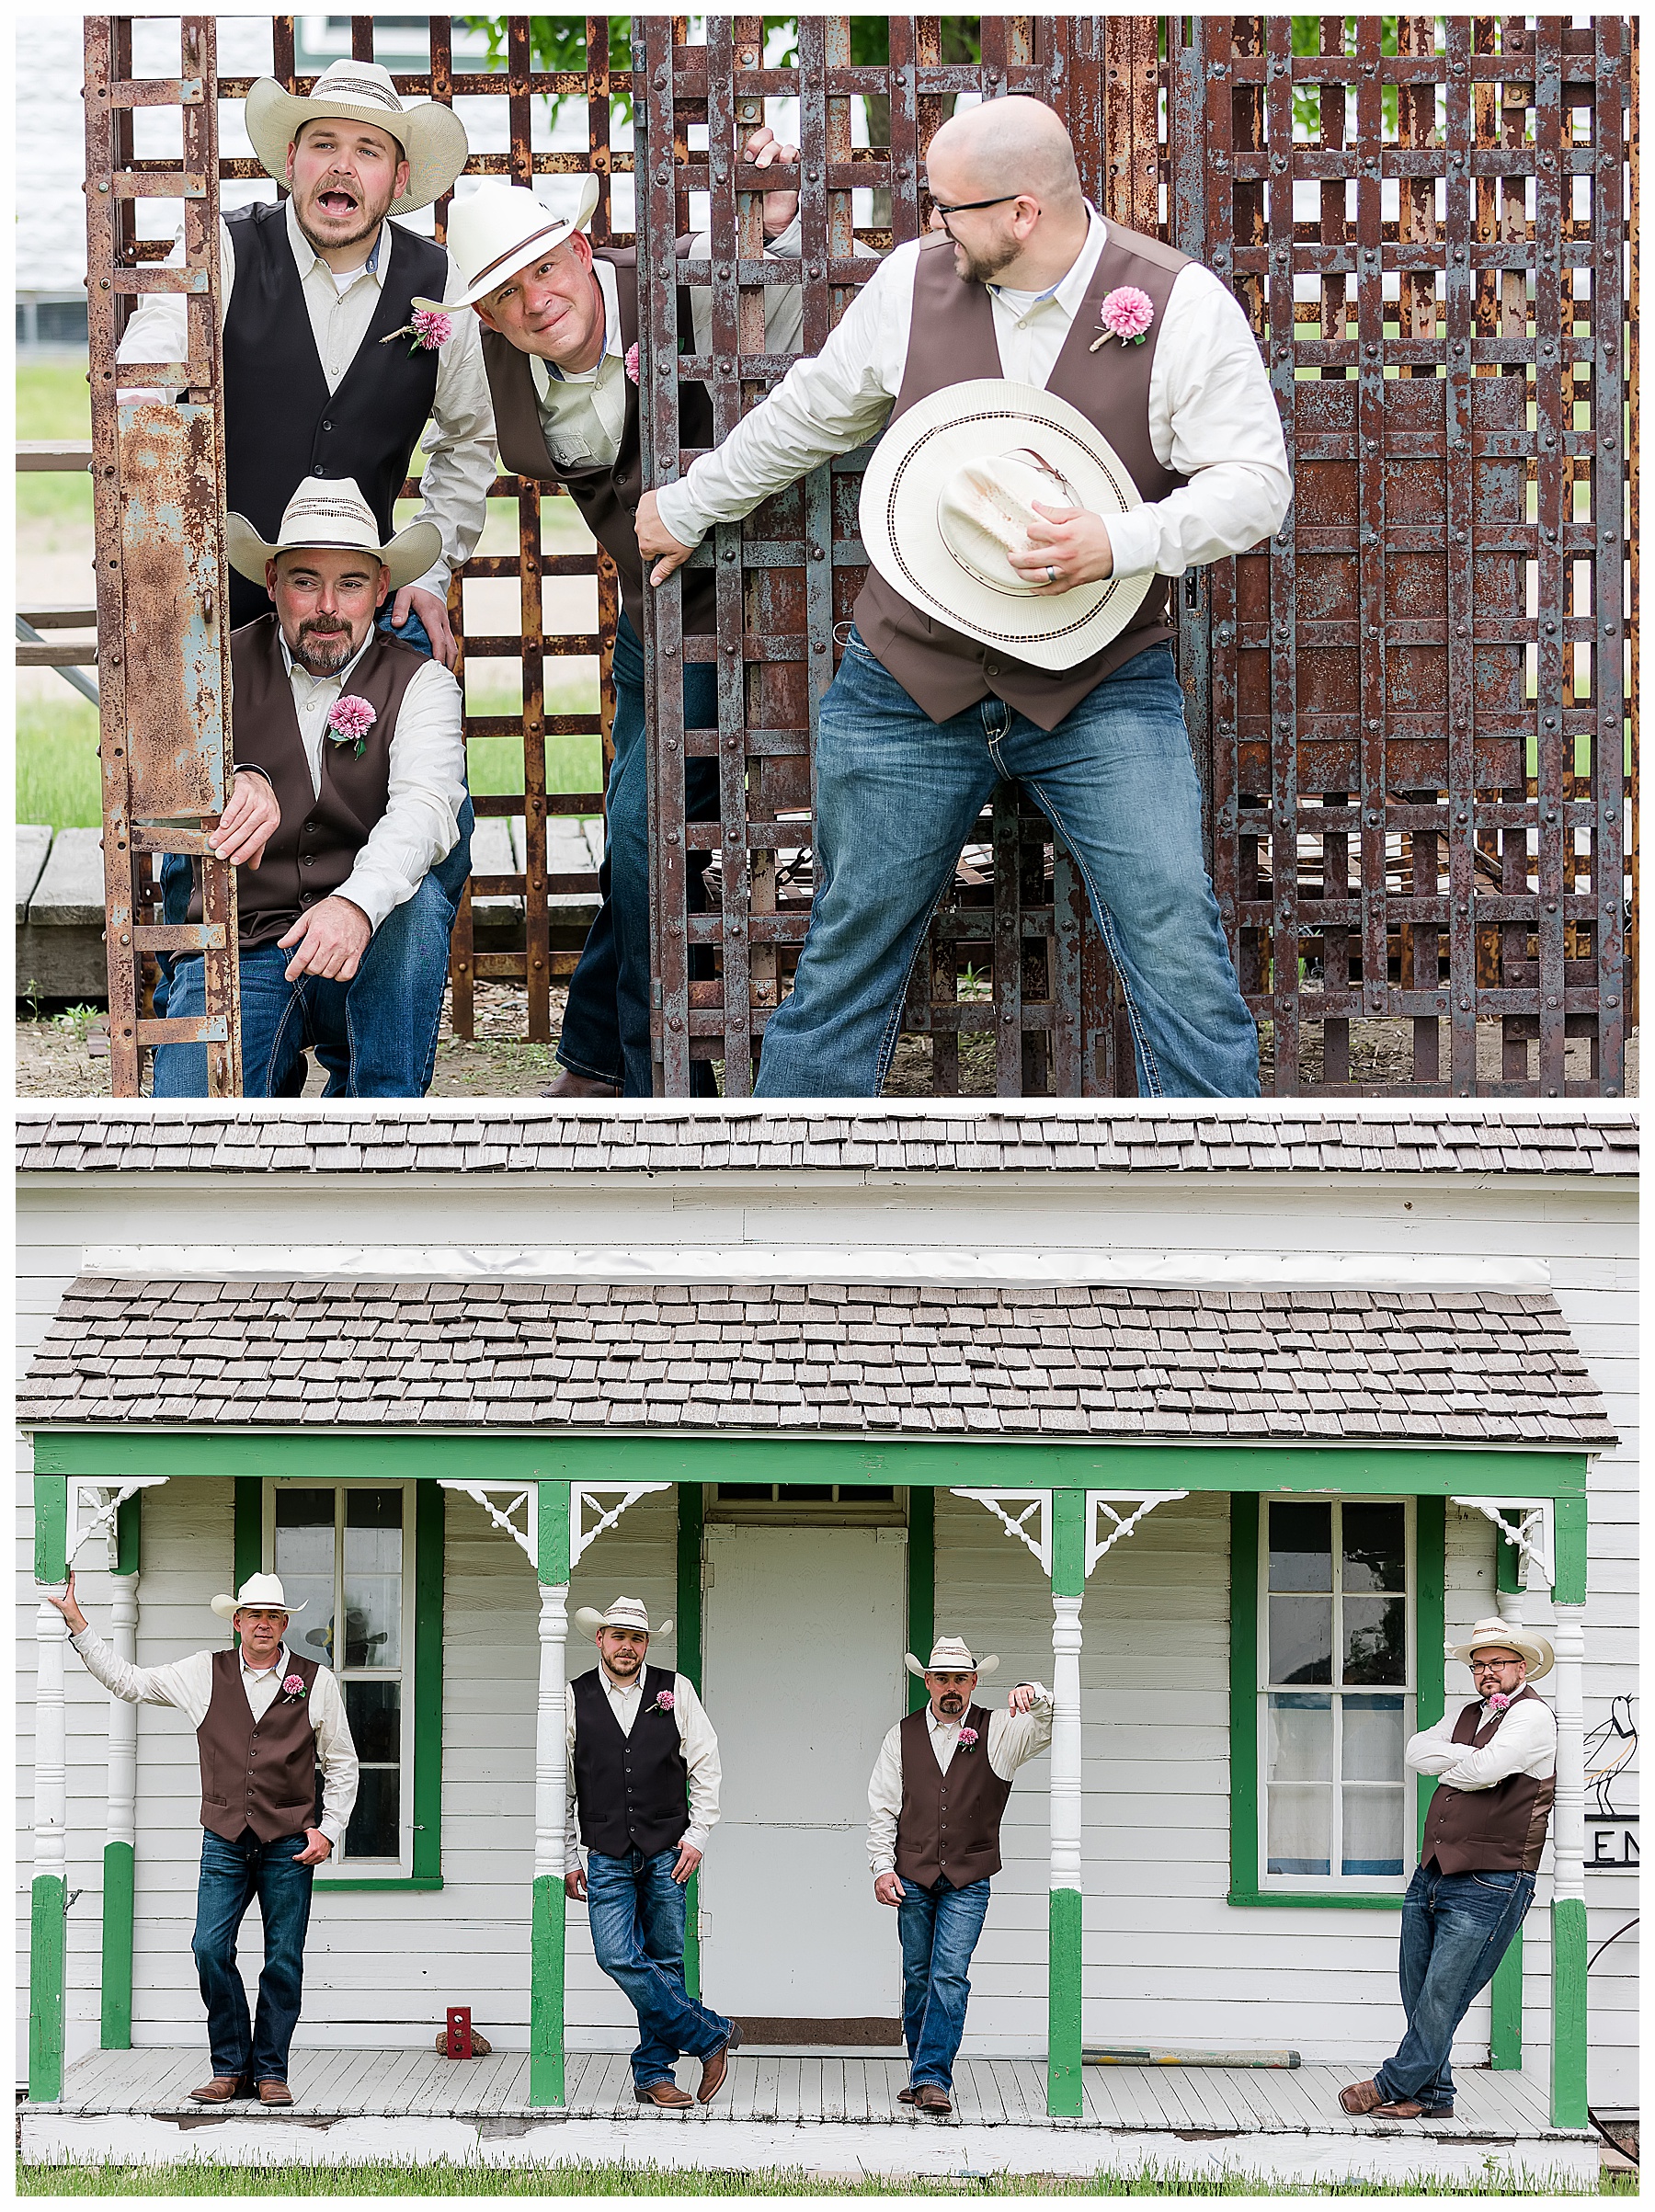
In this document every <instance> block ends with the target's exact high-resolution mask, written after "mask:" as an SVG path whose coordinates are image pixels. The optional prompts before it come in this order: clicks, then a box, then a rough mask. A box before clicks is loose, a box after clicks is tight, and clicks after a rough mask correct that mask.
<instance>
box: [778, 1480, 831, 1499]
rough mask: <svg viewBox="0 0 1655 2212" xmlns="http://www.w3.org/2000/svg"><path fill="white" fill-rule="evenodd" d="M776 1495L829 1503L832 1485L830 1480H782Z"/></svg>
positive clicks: (783, 1497)
mask: <svg viewBox="0 0 1655 2212" xmlns="http://www.w3.org/2000/svg"><path fill="white" fill-rule="evenodd" d="M777 1496H778V1497H779V1498H781V1499H800V1500H802V1501H803V1500H808V1501H810V1502H816V1501H820V1502H823V1503H826V1504H831V1503H832V1501H833V1485H832V1484H831V1483H830V1482H784V1483H782V1485H781V1486H780V1488H779V1489H778V1491H777Z"/></svg>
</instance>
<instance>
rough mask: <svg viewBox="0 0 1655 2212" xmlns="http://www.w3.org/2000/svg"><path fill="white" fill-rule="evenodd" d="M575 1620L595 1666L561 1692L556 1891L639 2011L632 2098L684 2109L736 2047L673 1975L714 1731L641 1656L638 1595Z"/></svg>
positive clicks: (715, 2081) (699, 1845) (708, 1818)
mask: <svg viewBox="0 0 1655 2212" xmlns="http://www.w3.org/2000/svg"><path fill="white" fill-rule="evenodd" d="M575 1618H576V1622H577V1623H578V1624H579V1625H580V1626H581V1627H582V1628H584V1629H586V1630H587V1632H588V1634H589V1635H590V1636H592V1638H593V1640H594V1641H595V1642H596V1644H597V1646H598V1661H599V1663H598V1665H597V1666H596V1667H594V1668H592V1669H591V1670H590V1671H589V1672H588V1673H586V1674H577V1675H576V1677H575V1679H574V1681H573V1682H571V1683H570V1684H569V1688H568V1694H567V1710H568V1720H567V1729H566V1736H565V1741H566V1744H567V1749H568V1762H569V1763H568V1807H569V1816H568V1828H567V1831H566V1834H565V1856H564V1864H565V1868H566V1869H567V1871H566V1873H565V1876H564V1887H565V1890H566V1891H567V1893H568V1895H569V1896H570V1897H571V1898H585V1899H586V1901H587V1906H588V1913H589V1917H590V1920H591V1926H592V1949H593V1952H594V1954H595V1955H596V1956H597V1960H598V1964H599V1966H600V1967H602V1968H603V1971H604V1972H605V1973H606V1974H607V1975H608V1976H609V1977H610V1978H611V1980H612V1981H614V1982H617V1983H618V1984H619V1985H620V1987H621V1990H622V1993H623V1995H624V1996H625V1998H626V2000H627V2001H628V2003H629V2004H630V2005H631V2006H632V2008H633V2011H634V2012H636V2013H637V2015H638V2031H639V2033H638V2047H637V2048H636V2049H635V2050H634V2051H633V2055H632V2069H633V2096H634V2098H635V2099H636V2101H637V2102H638V2103H639V2104H655V2105H658V2106H660V2107H661V2109H662V2110H664V2111H687V2110H689V2109H690V2108H691V2106H692V2105H693V2104H695V2103H696V2102H697V2101H699V2102H700V2103H701V2104H710V2103H711V2102H712V2100H713V2098H714V2097H715V2096H716V2095H717V2094H718V2092H719V2090H720V2089H721V2088H722V2087H723V2084H724V2080H725V2074H726V2073H727V2072H728V2070H729V2064H730V2055H731V2053H732V2052H733V2051H735V2050H736V2049H738V2048H739V2047H740V2044H741V2031H740V2029H739V2028H737V2026H736V2023H735V2022H734V2021H733V2020H726V2019H725V2017H724V2016H723V2014H722V2013H719V2012H713V2010H712V2008H711V2007H710V2006H708V2005H704V2004H702V2003H700V2002H699V2001H697V2000H696V1999H695V1998H693V1997H691V1995H690V1992H689V1990H687V1989H686V1987H685V1984H684V1895H685V1892H684V1885H685V1884H686V1883H687V1882H688V1881H689V1879H690V1876H691V1875H692V1874H693V1873H694V1872H695V1870H696V1868H697V1867H698V1866H699V1865H700V1864H701V1861H702V1852H704V1851H705V1849H706V1847H707V1838H708V1836H709V1835H710V1834H711V1832H712V1830H713V1828H714V1826H715V1825H716V1824H717V1820H718V1784H719V1780H720V1770H719V1762H718V1739H717V1737H715V1736H714V1735H713V1724H712V1722H711V1721H709V1720H708V1718H707V1716H706V1713H705V1711H704V1710H703V1709H702V1702H701V1700H700V1698H699V1697H697V1695H696V1694H695V1690H694V1686H693V1684H692V1683H691V1682H690V1681H689V1680H688V1679H687V1677H685V1676H684V1675H682V1674H668V1673H667V1672H666V1671H665V1670H664V1669H662V1668H660V1667H651V1666H650V1665H648V1664H647V1659H648V1653H649V1635H650V1629H649V1614H648V1613H647V1611H646V1610H645V1606H644V1603H643V1601H642V1600H641V1599H639V1598H625V1597H622V1598H617V1599H616V1600H615V1602H614V1603H613V1604H612V1605H611V1606H610V1608H609V1609H608V1611H607V1612H605V1613H599V1612H597V1611H596V1610H595V1609H594V1608H593V1607H591V1606H589V1605H583V1606H581V1607H580V1608H579V1609H578V1610H577V1611H576V1615H575ZM671 1626H672V1623H671V1622H670V1621H663V1622H662V1623H661V1634H662V1635H663V1636H665V1635H666V1633H667V1631H668V1629H669V1628H670V1627H671ZM582 1843H584V1844H585V1845H586V1853H587V1861H586V1871H585V1872H584V1873H583V1872H582V1871H581V1865H580V1846H581V1844H582ZM686 2052H687V2053H688V2054H689V2055H690V2056H691V2058H699V2059H700V2060H701V2062H702V2071H701V2082H700V2085H699V2087H698V2089H697V2092H696V2095H695V2097H690V2096H688V2095H686V2094H685V2092H683V2091H682V2090H681V2089H679V2086H678V2084H677V2082H676V2081H674V2080H673V2077H672V2069H673V2068H674V2067H675V2066H676V2065H677V2063H678V2061H679V2058H680V2057H681V2056H683V2055H684V2054H685V2053H686Z"/></svg>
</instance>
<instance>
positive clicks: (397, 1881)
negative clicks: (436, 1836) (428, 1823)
mask: <svg viewBox="0 0 1655 2212" xmlns="http://www.w3.org/2000/svg"><path fill="white" fill-rule="evenodd" d="M414 1848H415V1850H416V1851H417V1850H418V1849H419V1838H418V1836H417V1835H416V1837H415V1839H414ZM441 1887H442V1876H440V1875H439V1874H340V1875H335V1876H332V1877H331V1878H330V1879H328V1880H325V1881H324V1880H323V1879H321V1878H320V1877H318V1878H317V1880H316V1881H315V1883H314V1885H313V1887H312V1891H311V1894H312V1896H313V1897H325V1896H326V1895H327V1893H328V1891H329V1890H330V1889H394V1890H405V1889H440V1888H441Z"/></svg>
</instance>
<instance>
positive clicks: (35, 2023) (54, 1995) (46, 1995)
mask: <svg viewBox="0 0 1655 2212" xmlns="http://www.w3.org/2000/svg"><path fill="white" fill-rule="evenodd" d="M32 1905H33V1926H32V1929H31V1931H30V1937H29V2103H30V2104H56V2103H57V2101H58V2099H59V2098H60V2097H61V2096H62V2095H63V1947H64V1946H63V1914H64V1910H65V1898H64V1889H63V1876H61V1875H56V1874H38V1875H36V1876H35V1879H34V1892H33V1898H32Z"/></svg>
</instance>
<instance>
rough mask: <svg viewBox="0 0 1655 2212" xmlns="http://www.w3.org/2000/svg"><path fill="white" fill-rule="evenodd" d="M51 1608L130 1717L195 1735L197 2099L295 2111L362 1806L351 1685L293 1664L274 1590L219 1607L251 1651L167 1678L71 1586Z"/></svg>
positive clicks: (179, 1665) (195, 1664)
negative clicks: (247, 1948)
mask: <svg viewBox="0 0 1655 2212" xmlns="http://www.w3.org/2000/svg"><path fill="white" fill-rule="evenodd" d="M48 1602H49V1603H51V1604H52V1605H55V1606H56V1607H57V1609H58V1611H59V1612H60V1613H62V1614H63V1618H64V1620H65V1621H66V1622H67V1623H68V1625H69V1640H70V1642H71V1643H72V1644H73V1646H74V1649H75V1650H76V1651H77V1652H78V1653H79V1655H80V1658H81V1661H82V1663H83V1665H84V1666H85V1667H86V1671H87V1673H88V1674H90V1675H91V1676H92V1678H93V1679H94V1681H96V1682H101V1683H102V1684H103V1686H104V1688H105V1689H106V1690H108V1691H111V1692H112V1693H114V1695H115V1696H117V1697H119V1698H122V1699H124V1700H125V1702H126V1703H127V1704H128V1705H176V1706H177V1709H178V1711H179V1712H180V1713H182V1714H183V1715H184V1716H185V1718H186V1719H187V1720H188V1722H189V1723H190V1725H191V1727H193V1728H194V1729H195V1732H196V1748H197V1750H198V1752H199V1754H200V1766H201V1830H202V1834H201V1871H200V1881H199V1884H198V1886H197V1890H196V1925H195V1936H194V1939H193V1948H194V1951H195V1962H196V1969H197V1972H198V1974H199V1975H200V1984H201V2001H202V2002H203V2003H204V2004H205V2005H206V2007H207V2033H208V2038H209V2042H210V2045H211V2054H212V2059H211V2062H212V2079H211V2081H204V2082H203V2083H202V2084H201V2086H200V2089H192V2090H191V2091H190V2092H189V2093H190V2095H191V2096H192V2097H193V2098H194V2099H195V2101H196V2103H197V2104H228V2103H229V2102H230V2100H231V2099H232V2098H233V2097H252V2096H257V2099H258V2101H259V2103H260V2104H291V2103H292V2102H293V2092H292V2091H291V2089H290V2088H289V2087H288V2052H289V2047H290V2046H291V2043H292V2040H293V2029H294V2027H295V2025H296V2024H297V2022H298V2019H299V2007H300V2001H301V1999H302V1994H303V1988H304V1937H305V1931H306V1929H307V1928H308V1927H309V1925H310V1909H311V1885H312V1880H313V1877H314V1872H315V1869H316V1868H317V1867H318V1866H320V1865H322V1864H325V1861H326V1860H327V1859H329V1858H330V1857H331V1856H332V1854H333V1852H334V1849H335V1846H336V1845H337V1844H338V1843H339V1842H340V1841H342V1840H343V1838H344V1834H345V1830H346V1829H347V1828H348V1825H349V1822H350V1812H351V1807H353V1806H354V1805H355V1803H356V1794H357V1757H356V1750H355V1747H354V1745H353V1744H352V1743H351V1740H350V1728H349V1726H348V1723H347V1721H346V1718H345V1704H344V1700H343V1698H342V1697H341V1696H340V1694H339V1685H338V1682H337V1678H336V1677H335V1676H334V1675H333V1674H332V1673H331V1672H330V1671H329V1670H328V1669H327V1668H325V1667H323V1666H320V1665H318V1664H317V1662H316V1661H315V1660H314V1659H296V1658H294V1656H293V1654H292V1653H291V1651H289V1649H288V1648H287V1644H286V1641H285V1639H286V1636H287V1625H288V1618H289V1611H290V1609H289V1606H288V1602H287V1599H286V1596H285V1594H284V1593H283V1591H282V1587H281V1582H280V1578H279V1577H277V1576H275V1575H250V1576H249V1577H248V1578H247V1579H246V1581H245V1582H244V1583H243V1584H242V1587H241V1590H240V1591H239V1592H238V1594H237V1595H236V1596H235V1597H233V1598H232V1597H227V1596H226V1597H218V1598H214V1599H213V1601H212V1610H213V1612H214V1613H217V1614H218V1616H219V1618H220V1619H221V1620H223V1621H228V1622H229V1623H230V1625H231V1626H232V1627H233V1628H234V1631H235V1633H236V1635H237V1636H238V1637H239V1638H240V1639H241V1648H240V1649H239V1650H236V1649H227V1650H218V1651H196V1652H192V1653H191V1654H190V1656H189V1658H188V1659H176V1660H174V1661H173V1662H172V1664H171V1665H169V1666H164V1667H134V1666H131V1665H130V1664H129V1663H128V1661H127V1660H125V1659H122V1658H120V1655H119V1654H118V1653H116V1652H114V1651H111V1650H110V1648H109V1647H108V1645H107V1644H106V1643H105V1642H104V1640H103V1638H102V1637H101V1636H99V1635H98V1634H97V1631H96V1629H94V1628H93V1627H92V1626H91V1625H90V1624H89V1623H88V1622H87V1619H86V1614H85V1613H83V1612H82V1611H81V1609H80V1606H79V1604H78V1603H77V1602H76V1600H75V1595H74V1575H73V1574H72V1575H71V1576H70V1577H69V1587H68V1589H67V1590H66V1591H64V1593H63V1596H62V1597H61V1598H53V1597H51V1595H50V1593H48ZM292 1610H293V1611H302V1607H294V1608H292ZM318 1766H320V1768H321V1769H322V1810H321V1812H320V1814H318V1813H317V1811H316V1769H317V1767H318ZM254 1898H257V1899H258V1917H259V1920H260V1921H261V1922H262V1924H263V1928H264V1966H263V1967H262V1969H261V1971H260V1973H259V1977H258V2012H257V2018H256V2019H255V2020H254V2021H252V2022H251V2023H249V2020H248V2017H247V1993H246V1990H245V1989H244V1988H243V1986H242V1978H241V1975H240V1974H239V1972H238V1971H237V1969H236V1964H235V1939H236V1935H237V1933H238V1931H239V1930H240V1927H241V1924H242V1921H244V1919H245V1917H246V1911H247V1907H248V1906H249V1905H250V1904H251V1903H252V1902H253V1899H254Z"/></svg>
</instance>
